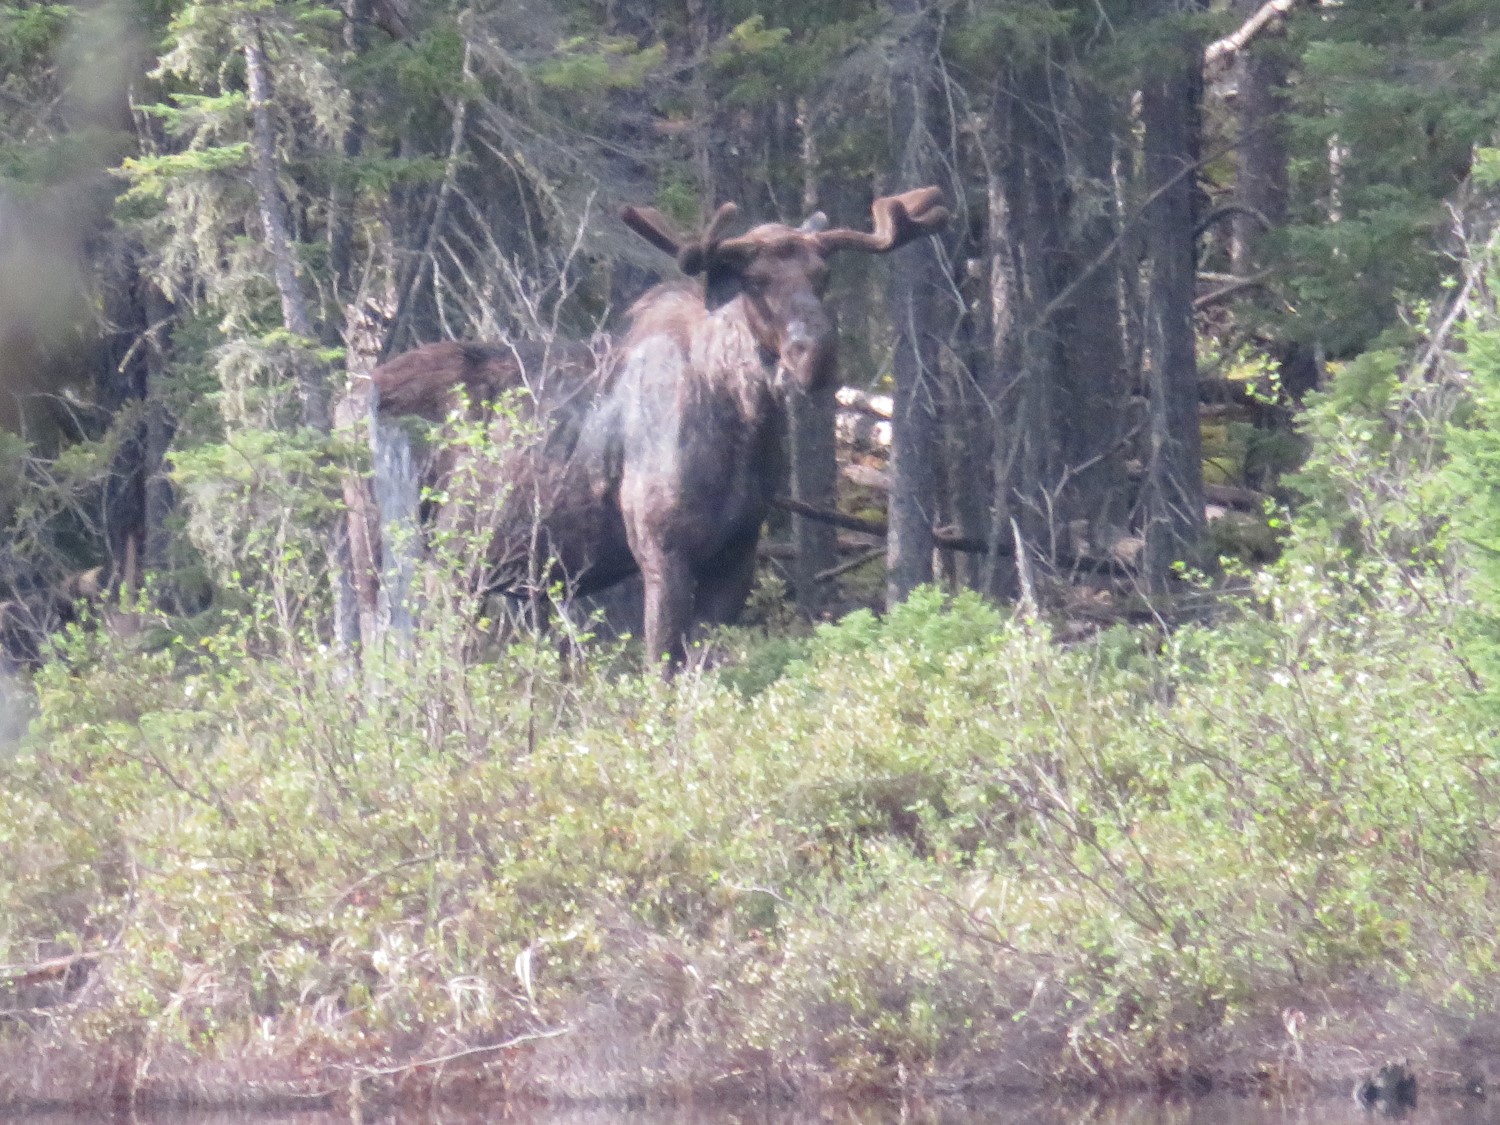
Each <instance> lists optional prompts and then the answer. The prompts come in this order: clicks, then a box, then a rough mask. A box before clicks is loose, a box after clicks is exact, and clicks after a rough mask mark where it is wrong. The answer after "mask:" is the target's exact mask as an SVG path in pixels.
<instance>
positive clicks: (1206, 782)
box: [0, 349, 1500, 1103]
mask: <svg viewBox="0 0 1500 1125" xmlns="http://www.w3.org/2000/svg"><path fill="white" fill-rule="evenodd" d="M1476 354H1477V355H1484V354H1488V353H1485V352H1483V351H1482V349H1477V350H1476ZM1461 398H1462V396H1455V395H1454V394H1453V393H1452V392H1451V384H1450V385H1449V386H1445V385H1443V384H1442V383H1440V382H1436V381H1432V380H1428V379H1426V378H1425V377H1424V373H1422V372H1417V373H1416V374H1415V375H1414V376H1403V375H1402V373H1401V364H1400V362H1399V357H1398V356H1395V355H1394V354H1385V353H1381V354H1376V353H1372V354H1371V355H1370V356H1369V357H1367V358H1365V359H1364V360H1362V361H1361V362H1360V363H1357V364H1352V365H1350V367H1349V368H1348V370H1347V371H1346V372H1345V373H1343V374H1342V375H1341V376H1340V379H1339V381H1338V382H1337V383H1336V384H1335V386H1334V387H1333V389H1332V390H1331V391H1330V392H1329V393H1328V394H1327V395H1325V396H1323V397H1322V398H1321V399H1320V400H1318V401H1316V402H1315V403H1314V404H1313V405H1312V407H1311V408H1310V410H1309V411H1308V414H1307V431H1308V434H1309V438H1310V439H1311V441H1312V443H1313V446H1314V449H1315V451H1316V452H1315V455H1314V457H1313V459H1312V461H1311V462H1310V464H1309V466H1308V468H1307V469H1306V470H1305V472H1304V476H1303V482H1302V487H1303V489H1304V491H1305V493H1306V497H1307V499H1306V501H1305V503H1304V505H1303V507H1302V509H1301V511H1300V512H1299V515H1298V517H1297V522H1296V525H1295V527H1294V528H1293V530H1292V531H1291V533H1290V540H1289V543H1290V545H1289V548H1288V550H1287V552H1286V553H1285V555H1284V556H1283V558H1282V560H1281V561H1280V562H1278V563H1277V564H1275V565H1274V566H1272V567H1271V568H1269V569H1267V570H1264V571H1262V572H1260V573H1257V574H1255V575H1251V576H1246V579H1247V580H1246V581H1245V582H1244V583H1240V584H1239V585H1240V586H1242V587H1244V588H1246V589H1248V592H1247V593H1244V594H1241V595H1239V596H1238V597H1237V598H1233V599H1231V598H1228V597H1227V596H1226V597H1225V598H1224V599H1222V600H1221V602H1220V605H1219V609H1218V612H1217V614H1216V616H1215V618H1214V620H1213V621H1212V622H1211V623H1210V624H1205V625H1193V626H1187V627H1182V628H1178V629H1176V630H1173V631H1166V630H1163V629H1159V628H1150V629H1138V628H1134V629H1133V628H1126V627H1123V626H1121V627H1117V628H1115V629H1112V630H1109V631H1106V632H1104V633H1102V634H1100V635H1098V636H1096V637H1094V638H1093V639H1091V640H1089V641H1087V642H1082V643H1079V642H1075V643H1071V644H1067V645H1064V644H1061V643H1059V642H1058V641H1057V640H1056V639H1055V638H1054V637H1053V636H1052V634H1051V630H1050V627H1049V625H1048V623H1047V622H1046V621H1045V620H1042V619H1038V618H1036V617H1034V616H1029V615H1026V614H1021V615H1016V614H1012V613H1010V612H1009V611H1002V610H1000V609H997V608H995V607H993V606H991V605H988V604H986V603H984V602H983V601H981V600H979V599H978V598H976V597H973V596H969V595H961V596H958V597H954V598H948V597H945V596H944V595H942V594H941V593H939V592H937V591H935V590H932V589H928V590H923V591H919V592H918V593H917V594H916V595H914V596H913V597H912V598H911V599H910V601H908V602H907V603H906V604H904V605H901V606H899V607H897V608H895V609H894V610H892V611H891V612H890V613H889V614H887V615H886V616H884V617H876V616H874V615H872V614H869V613H865V612H860V613H855V614H852V615H850V616H849V617H847V618H845V619H844V620H843V621H840V622H838V623H836V624H830V625H824V626H821V627H819V628H818V629H816V630H815V631H813V632H812V633H811V634H810V635H803V636H797V637H790V636H784V635H773V636H769V637H767V636H765V635H763V634H759V633H750V632H748V631H743V632H740V633H737V634H735V633H731V634H729V635H728V636H727V637H725V638H721V641H720V646H721V648H722V649H724V650H725V651H727V652H731V653H734V654H735V655H733V656H731V657H730V658H728V659H726V660H722V661H720V662H719V663H718V664H717V665H715V664H713V663H712V662H709V661H699V662H697V663H695V664H693V665H692V666H691V667H690V669H689V670H688V671H686V672H684V673H683V674H681V675H679V676H678V677H677V678H676V679H675V680H673V681H671V682H663V681H662V680H661V679H659V678H658V677H656V676H655V675H653V674H646V675H642V674H639V673H635V672H629V671H624V670H622V660H621V659H620V654H619V651H618V650H616V649H613V648H608V647H603V646H597V645H596V646H593V647H587V646H586V647H585V648H584V649H583V650H582V651H583V652H584V653H585V655H581V656H580V655H578V650H577V649H574V648H571V647H570V648H569V649H568V654H567V655H561V654H560V652H559V646H558V645H556V644H554V643H553V642H552V641H550V640H545V639H539V638H536V637H527V636H522V637H520V638H519V639H511V640H509V641H506V642H503V643H501V642H499V641H497V640H496V639H495V637H494V635H493V634H492V633H491V632H488V631H486V628H484V627H476V626H475V625H474V624H473V623H474V622H475V620H476V619H477V618H480V617H482V614H481V613H479V612H478V611H479V609H480V608H481V607H480V606H479V604H478V603H476V602H475V601H474V600H473V599H466V598H465V597H462V596H451V597H450V596H440V595H439V592H440V591H441V590H444V589H454V588H458V587H454V586H453V585H452V584H451V583H450V584H449V585H447V586H444V585H443V584H441V583H433V582H431V581H429V582H427V584H426V585H423V579H422V577H421V576H418V578H417V580H416V582H415V583H414V586H413V589H424V590H426V591H427V593H426V595H425V596H426V597H427V599H428V602H427V612H426V615H425V620H424V623H423V624H422V625H420V626H419V628H418V629H417V631H416V632H415V634H414V635H412V636H411V638H410V639H409V640H405V641H401V642H398V641H396V640H390V641H389V642H388V643H387V644H386V645H385V646H384V647H381V646H372V647H371V648H369V649H368V650H367V651H366V652H364V653H363V655H362V657H361V659H360V660H358V661H356V660H355V659H353V658H352V656H351V655H350V654H349V653H348V652H346V651H343V650H341V649H338V648H336V647H333V646H329V645H326V644H324V643H321V641H320V640H319V631H318V626H317V622H318V616H317V613H316V612H315V610H316V599H315V597H314V595H313V593H312V591H314V590H315V588H316V585H317V584H316V583H315V582H312V581H310V580H309V575H308V573H304V572H303V571H299V570H298V567H299V566H311V565H314V564H312V563H305V562H304V561H303V560H306V559H315V558H316V555H315V553H313V552H311V551H306V550H301V549H298V550H293V551H290V552H289V553H288V547H287V544H291V545H292V546H293V547H295V546H296V542H295V535H296V534H297V527H296V526H295V525H293V524H288V523H286V522H285V521H283V522H282V523H279V524H277V525H276V534H275V535H273V536H269V537H268V538H267V542H270V543H272V546H273V547H274V549H275V550H277V551H280V552H282V554H281V555H279V556H278V559H279V561H277V560H273V562H275V565H270V564H268V563H265V562H264V561H263V563H262V565H261V566H260V567H259V569H258V570H257V571H256V573H258V574H261V575H263V576H265V577H264V581H263V582H262V583H261V590H262V592H261V593H259V594H257V593H255V592H253V591H252V592H250V593H247V594H246V595H245V596H246V598H247V606H246V608H244V609H243V611H235V612H221V613H219V615H218V616H217V617H215V618H214V619H213V620H214V621H215V622H216V624H215V625H214V626H213V627H212V628H210V629H207V630H204V629H199V630H197V631H196V632H191V633H190V632H187V631H181V632H179V633H178V634H176V639H175V640H174V641H172V642H170V643H167V644H164V645H160V646H159V647H156V648H155V649H154V650H153V651H142V646H140V645H139V644H137V643H132V642H131V641H130V640H129V639H124V640H120V639H113V638H112V635H111V633H110V632H109V631H108V630H93V631H86V630H77V631H74V632H73V633H72V634H70V635H69V636H68V638H67V639H66V641H65V643H64V644H62V645H61V647H60V648H59V651H58V652H57V654H56V657H55V658H54V659H53V660H52V662H51V663H50V664H49V665H48V666H47V667H46V668H45V669H43V670H42V671H41V672H39V673H38V674H37V675H36V677H35V679H34V683H33V687H34V692H35V697H36V718H35V720H34V722H33V723H32V725H31V729H30V732H29V734H27V735H26V737H25V740H24V742H23V744H22V746H21V748H20V750H19V752H18V753H17V754H16V755H15V756H14V757H13V758H7V759H5V760H3V761H0V805H3V807H4V808H5V810H6V814H7V815H6V816H5V817H3V818H0V965H4V966H6V969H5V970H4V971H5V973H6V975H5V976H4V977H0V1103H3V1102H12V1103H13V1102H16V1101H20V1100H25V1099H43V1098H72V1099H91V1098H99V1097H113V1098H115V1099H117V1100H125V1101H139V1100H141V1099H147V1098H151V1097H160V1098H183V1097H199V1098H204V1099H208V1100H234V1099H251V1098H266V1097H272V1096H285V1095H298V1096H317V1097H328V1096H337V1097H347V1098H350V1099H354V1100H359V1099H362V1098H365V1097H368V1096H389V1097H397V1098H401V1097H411V1096H416V1095H417V1094H423V1095H425V1094H426V1093H427V1092H430V1091H431V1089H432V1088H433V1087H438V1088H440V1089H441V1090H443V1091H447V1092H453V1091H458V1092H462V1091H463V1090H464V1089H466V1088H468V1087H470V1086H473V1085H475V1084H478V1085H480V1086H483V1087H485V1088H486V1089H490V1088H495V1089H500V1090H503V1091H504V1092H506V1093H507V1094H510V1095H516V1096H521V1095H535V1096H551V1097H619V1098H629V1097H639V1096H652V1097H664V1096H671V1095H686V1094H694V1095H708V1094H730V1093H737V1094H745V1093H752V1094H755V1095H758V1096H766V1097H786V1096H794V1095H807V1094H815V1093H850V1092H868V1091H882V1092H891V1091H900V1092H903V1093H931V1092H935V1091H942V1090H951V1089H961V1088H970V1087H973V1086H975V1085H984V1084H990V1085H1006V1086H1016V1085H1027V1086H1031V1087H1033V1088H1038V1087H1054V1088H1055V1087H1058V1086H1062V1085H1073V1086H1084V1087H1088V1088H1090V1089H1096V1090H1097V1089H1108V1088H1118V1087H1122V1086H1144V1085H1153V1086H1161V1085H1168V1086H1182V1085H1184V1084H1190V1083H1193V1082H1199V1081H1221V1080H1222V1081H1231V1082H1252V1083H1256V1084H1258V1085H1260V1086H1261V1087H1262V1088H1285V1087H1287V1086H1292V1085H1295V1084H1297V1083H1299V1082H1310V1083H1313V1084H1317V1083H1324V1082H1335V1081H1337V1082H1342V1081H1345V1080H1347V1078H1348V1077H1349V1076H1350V1075H1351V1074H1353V1073H1358V1072H1359V1071H1360V1070H1362V1069H1363V1068H1366V1067H1368V1066H1370V1065H1378V1064H1379V1063H1380V1061H1381V1060H1382V1058H1383V1057H1384V1056H1385V1055H1387V1054H1394V1053H1401V1054H1407V1055H1411V1056H1413V1057H1415V1058H1417V1059H1419V1060H1425V1061H1426V1062H1427V1063H1428V1064H1430V1065H1431V1067H1433V1068H1434V1070H1433V1073H1438V1074H1447V1075H1449V1076H1450V1077H1452V1078H1453V1079H1454V1080H1455V1081H1457V1080H1460V1079H1462V1080H1463V1081H1468V1080H1469V1075H1470V1069H1468V1068H1471V1067H1477V1068H1478V1070H1477V1073H1481V1074H1482V1073H1484V1068H1485V1066H1486V1065H1488V1064H1487V1063H1486V1061H1485V1060H1486V1055H1485V1049H1484V1047H1483V1044H1485V1043H1488V1042H1493V1041H1496V1040H1497V1035H1496V1029H1495V1028H1494V1027H1492V1026H1490V1024H1491V1023H1492V1021H1493V1017H1492V1015H1491V1013H1493V1011H1494V1010H1495V1006H1496V1001H1497V1000H1500V963H1497V957H1496V953H1495V945H1494V942H1493V940H1492V939H1493V934H1494V933H1495V932H1496V930H1497V928H1500V901H1497V896H1496V893H1495V891H1494V889H1493V888H1494V887H1495V886H1496V875H1497V874H1500V849H1497V847H1496V844H1495V826H1496V824H1497V823H1500V793H1497V784H1500V778H1497V777H1496V764H1495V757H1494V754H1493V753H1492V750H1491V747H1492V745H1493V742H1494V738H1493V735H1494V731H1493V725H1492V724H1493V716H1494V710H1493V707H1487V706H1484V705H1482V704H1483V702H1484V700H1485V692H1484V690H1483V689H1484V686H1485V685H1484V682H1483V680H1482V675H1483V673H1482V671H1476V668H1481V669H1482V668H1483V667H1485V665H1484V664H1483V662H1478V663H1476V661H1475V660H1474V659H1473V657H1474V655H1475V652H1474V648H1473V646H1474V644H1476V643H1478V641H1477V640H1476V637H1477V636H1478V634H1479V633H1482V630H1474V629H1472V628H1471V627H1470V625H1469V624H1468V623H1469V622H1472V620H1473V614H1472V609H1473V607H1472V606H1471V605H1470V604H1469V601H1468V598H1469V595H1467V594H1466V593H1465V592H1464V590H1465V586H1466V579H1465V569H1464V563H1463V561H1462V558H1463V555H1462V550H1461V546H1462V544H1461V543H1460V542H1459V541H1457V540H1456V539H1455V538H1452V537H1450V535H1449V533H1448V530H1447V521H1446V518H1445V514H1444V513H1445V511H1446V510H1447V509H1448V508H1451V506H1452V497H1453V496H1454V495H1455V494H1456V492H1455V490H1460V485H1458V484H1455V483H1454V481H1455V479H1457V478H1455V477H1454V476H1453V474H1451V473H1449V472H1448V470H1447V468H1446V462H1447V457H1446V454H1445V453H1444V448H1445V443H1446V441H1447V439H1448V435H1449V434H1450V432H1451V431H1452V429H1453V427H1454V426H1460V427H1461V426H1463V425H1472V424H1473V423H1472V418H1473V415H1472V414H1467V413H1465V412H1464V411H1463V410H1462V409H1460V407H1461V405H1462V403H1461ZM1459 445H1460V446H1462V445H1463V442H1462V441H1460V442H1459ZM1460 477H1461V474H1460ZM252 499H253V497H252ZM215 502H216V503H219V504H223V503H225V502H226V501H225V499H224V498H223V497H222V496H221V497H219V498H218V499H216V501H215ZM266 510H267V511H270V510H272V509H269V508H267V509H266ZM231 522H232V521H231ZM454 557H455V558H456V559H457V562H456V563H454V565H455V566H457V567H458V568H459V569H462V568H464V567H467V568H469V569H472V568H473V566H474V565H475V559H476V558H479V559H482V551H479V552H477V553H476V550H475V544H474V543H470V544H467V546H466V545H464V544H462V543H460V544H459V545H458V547H457V548H456V549H455V556H454ZM467 572H468V571H464V573H467ZM236 573H239V571H236ZM461 585H462V584H460V586H461ZM263 603H264V604H263ZM1476 1044H1477V1045H1478V1046H1476Z"/></svg>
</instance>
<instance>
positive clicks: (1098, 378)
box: [1056, 85, 1129, 553]
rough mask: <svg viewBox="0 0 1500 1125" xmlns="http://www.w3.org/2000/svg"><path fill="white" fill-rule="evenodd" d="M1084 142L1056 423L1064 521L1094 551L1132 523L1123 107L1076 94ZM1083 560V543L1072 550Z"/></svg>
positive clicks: (1079, 152) (1062, 318) (1079, 149)
mask: <svg viewBox="0 0 1500 1125" xmlns="http://www.w3.org/2000/svg"><path fill="white" fill-rule="evenodd" d="M1075 95H1076V103H1075V104H1076V107H1077V115H1076V119H1077V121H1078V122H1079V125H1078V129H1079V135H1078V136H1077V138H1076V143H1075V144H1074V145H1073V146H1072V151H1073V153H1074V154H1075V155H1076V158H1077V161H1078V164H1077V166H1076V167H1075V168H1073V169H1071V170H1070V175H1069V179H1070V180H1071V181H1074V182H1073V184H1072V186H1071V189H1070V191H1069V198H1070V199H1071V200H1072V205H1071V215H1070V217H1069V219H1068V221H1067V222H1066V223H1065V226H1066V228H1067V229H1068V230H1069V231H1071V232H1072V235H1071V239H1070V245H1069V253H1068V255H1067V258H1068V265H1067V273H1066V277H1065V281H1066V282H1068V283H1073V282H1074V281H1075V279H1076V284H1074V285H1073V289H1072V296H1071V298H1070V299H1069V301H1068V303H1067V305H1066V307H1064V308H1062V309H1060V310H1059V313H1058V317H1059V322H1060V323H1059V336H1060V338H1061V341H1062V353H1063V355H1062V361H1061V363H1060V364H1059V366H1058V375H1059V381H1060V385H1059V388H1058V395H1057V413H1056V420H1057V426H1058V431H1059V438H1060V441H1061V445H1062V457H1061V460H1062V466H1061V479H1060V480H1059V482H1058V491H1059V493H1060V498H1061V504H1060V508H1061V518H1062V520H1063V521H1064V522H1066V524H1067V525H1068V527H1067V528H1066V530H1067V531H1068V532H1069V535H1070V538H1071V531H1072V529H1073V525H1075V524H1081V525H1082V526H1083V527H1084V528H1085V529H1086V530H1087V536H1088V539H1089V541H1090V542H1091V543H1093V544H1101V543H1105V542H1109V541H1111V540H1112V538H1113V537H1114V536H1115V534H1116V533H1117V531H1118V529H1119V528H1120V527H1121V525H1122V524H1123V522H1124V513H1125V508H1126V503H1127V496H1126V492H1125V490H1124V487H1123V482H1124V480H1125V453H1124V448H1123V438H1124V436H1125V419H1126V417H1127V411H1126V409H1125V402H1126V399H1127V397H1128V394H1129V387H1128V385H1127V384H1126V382H1125V342H1124V336H1123V320H1122V318H1121V316H1120V287H1119V262H1120V259H1119V256H1118V254H1117V253H1116V250H1117V244H1116V242H1115V239H1116V237H1117V235H1118V234H1119V216H1118V213H1117V211H1116V210H1115V206H1114V203H1115V196H1114V185H1113V182H1112V174H1111V170H1112V167H1113V163H1114V156H1115V123H1116V121H1117V120H1118V112H1117V109H1116V107H1115V106H1114V105H1113V104H1112V103H1111V100H1110V98H1109V97H1108V95H1106V94H1104V93H1103V92H1101V91H1099V90H1097V89H1095V88H1093V87H1089V86H1086V85H1082V86H1079V87H1077V88H1076V90H1075ZM1066 545H1067V546H1068V547H1069V551H1070V553H1074V548H1075V547H1076V545H1075V544H1073V543H1071V542H1069V543H1067V544H1066Z"/></svg>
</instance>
